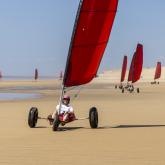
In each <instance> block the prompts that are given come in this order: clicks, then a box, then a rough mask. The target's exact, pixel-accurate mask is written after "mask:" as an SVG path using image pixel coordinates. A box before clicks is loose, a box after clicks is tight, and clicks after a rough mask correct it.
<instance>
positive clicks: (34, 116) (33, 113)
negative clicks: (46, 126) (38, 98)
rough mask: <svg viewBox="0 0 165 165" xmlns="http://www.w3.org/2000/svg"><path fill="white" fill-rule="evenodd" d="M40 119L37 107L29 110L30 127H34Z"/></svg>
mask: <svg viewBox="0 0 165 165" xmlns="http://www.w3.org/2000/svg"><path fill="white" fill-rule="evenodd" d="M37 120H38V109H37V108H36V107H32V108H31V109H30V111H29V115H28V125H29V127H30V128H34V127H35V126H36V124H37Z"/></svg>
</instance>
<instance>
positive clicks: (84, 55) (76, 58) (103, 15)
mask: <svg viewBox="0 0 165 165" xmlns="http://www.w3.org/2000/svg"><path fill="white" fill-rule="evenodd" d="M117 6H118V0H104V2H103V1H102V0H81V1H80V5H79V10H78V12H77V18H76V21H75V26H74V30H73V34H72V40H71V44H70V49H69V53H68V59H67V64H66V69H65V74H64V79H63V85H64V86H65V87H70V86H77V85H82V84H85V83H88V82H89V81H91V80H92V79H93V78H94V77H95V76H96V73H97V70H98V68H99V65H100V62H101V59H102V56H103V54H104V51H105V48H106V45H107V43H108V40H109V36H110V33H111V29H112V25H113V22H114V18H115V15H116V10H117Z"/></svg>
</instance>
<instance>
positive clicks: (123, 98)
mask: <svg viewBox="0 0 165 165" xmlns="http://www.w3.org/2000/svg"><path fill="white" fill-rule="evenodd" d="M146 72H147V70H146ZM110 73H111V72H110ZM116 73H117V74H118V75H119V74H120V72H117V71H116V72H115V74H116ZM147 73H148V74H149V72H147ZM148 74H146V75H148ZM107 75H108V74H104V75H101V76H100V77H99V78H97V79H95V80H94V81H93V82H92V83H90V84H89V85H86V86H85V87H84V88H83V89H82V90H81V93H80V95H79V96H78V98H77V99H75V100H74V101H73V102H72V105H73V107H74V109H75V112H76V115H77V117H86V116H88V111H89V108H90V107H91V106H96V107H97V108H98V111H99V128H98V129H90V126H89V122H88V120H85V121H75V122H73V123H70V124H68V125H66V127H64V128H62V129H61V131H58V132H53V131H52V129H51V126H50V125H49V124H48V122H47V121H45V120H39V121H38V123H37V128H34V129H31V128H29V127H28V124H27V116H28V111H29V109H30V107H32V106H36V107H38V109H39V114H40V116H42V117H46V116H47V115H48V114H49V113H51V112H52V111H53V110H54V109H55V106H56V104H57V103H58V98H59V95H60V90H59V88H60V81H55V80H54V81H53V80H50V81H38V82H34V81H31V82H30V81H19V82H18V81H12V82H11V81H10V82H6V81H2V82H1V83H0V89H1V91H3V92H19V93H20V92H22V93H40V94H41V97H40V98H37V99H27V100H13V101H0V164H3V165H5V164H7V165H9V164H10V165H22V164H24V165H52V164H57V165H68V164H72V165H74V164H80V165H81V164H82V165H85V164H88V165H97V164H107V165H109V164H112V165H143V164H144V165H145V164H146V165H164V164H165V142H164V140H165V108H164V107H165V106H164V105H165V103H164V102H165V83H164V82H163V81H164V80H161V81H162V82H161V83H160V85H151V84H150V83H149V82H147V80H148V78H146V79H147V80H146V81H145V83H144V82H141V83H138V84H136V86H138V87H140V93H139V94H137V93H132V94H130V93H128V92H126V93H124V94H122V93H121V91H119V90H115V89H114V84H113V81H109V79H108V78H107ZM111 75H112V77H115V75H113V74H111ZM150 77H152V75H150ZM143 78H144V77H143ZM101 79H102V80H101ZM114 79H115V78H114ZM144 79H145V78H144ZM151 79H152V78H151ZM105 80H106V81H105ZM21 86H22V87H23V86H30V87H33V89H29V88H28V89H26V90H25V89H23V88H15V87H21ZM74 92H75V91H72V93H74Z"/></svg>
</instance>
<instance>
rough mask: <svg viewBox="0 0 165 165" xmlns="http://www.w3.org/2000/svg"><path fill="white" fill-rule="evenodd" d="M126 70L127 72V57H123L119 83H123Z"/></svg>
mask: <svg viewBox="0 0 165 165" xmlns="http://www.w3.org/2000/svg"><path fill="white" fill-rule="evenodd" d="M126 70H127V56H124V59H123V65H122V71H121V80H120V81H121V82H123V81H124V79H125V74H126Z"/></svg>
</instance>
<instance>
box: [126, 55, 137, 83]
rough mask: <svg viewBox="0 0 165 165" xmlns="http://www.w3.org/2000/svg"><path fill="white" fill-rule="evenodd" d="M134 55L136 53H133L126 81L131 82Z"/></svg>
mask: <svg viewBox="0 0 165 165" xmlns="http://www.w3.org/2000/svg"><path fill="white" fill-rule="evenodd" d="M135 54H136V52H135V53H134V55H133V57H132V61H131V65H130V68H129V74H128V81H132V76H133V65H134V59H135Z"/></svg>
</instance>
